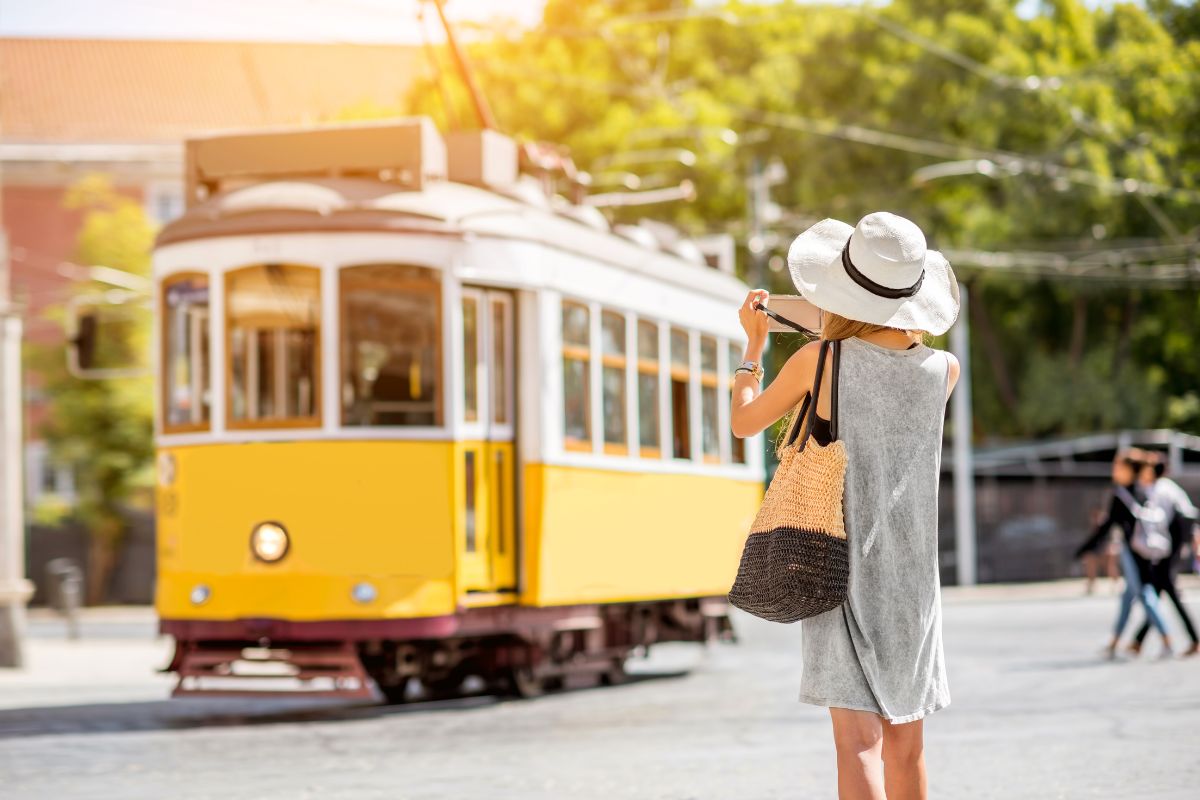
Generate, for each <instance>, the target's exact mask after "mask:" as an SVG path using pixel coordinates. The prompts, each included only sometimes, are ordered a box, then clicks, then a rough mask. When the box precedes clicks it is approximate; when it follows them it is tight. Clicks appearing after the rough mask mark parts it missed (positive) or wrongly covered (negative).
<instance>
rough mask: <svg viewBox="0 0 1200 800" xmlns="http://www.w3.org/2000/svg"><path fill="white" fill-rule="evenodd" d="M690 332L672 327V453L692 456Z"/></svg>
mask: <svg viewBox="0 0 1200 800" xmlns="http://www.w3.org/2000/svg"><path fill="white" fill-rule="evenodd" d="M688 349H689V348H688V333H687V331H684V330H680V329H679V328H672V329H671V454H672V455H673V456H674V457H675V458H684V459H690V458H691V457H692V427H691V421H690V420H691V418H690V416H689V415H688V377H689V358H688Z"/></svg>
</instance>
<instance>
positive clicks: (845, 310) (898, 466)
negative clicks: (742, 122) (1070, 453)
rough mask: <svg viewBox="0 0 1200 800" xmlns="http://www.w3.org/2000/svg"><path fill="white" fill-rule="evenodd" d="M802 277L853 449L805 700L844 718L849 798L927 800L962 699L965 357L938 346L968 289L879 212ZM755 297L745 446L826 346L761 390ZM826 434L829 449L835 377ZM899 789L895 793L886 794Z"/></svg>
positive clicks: (825, 244)
mask: <svg viewBox="0 0 1200 800" xmlns="http://www.w3.org/2000/svg"><path fill="white" fill-rule="evenodd" d="M788 266H789V268H790V270H791V274H792V279H793V281H794V282H795V284H796V287H797V288H798V289H799V291H800V293H801V294H802V295H803V296H804V297H805V298H806V299H807V300H808V301H809V302H811V303H812V304H813V305H815V306H816V307H817V308H819V309H820V310H821V312H822V323H821V336H822V338H824V339H839V340H842V341H843V346H842V357H841V370H840V377H839V381H838V395H839V406H838V425H837V433H838V438H839V439H841V440H842V441H843V442H844V443H845V446H846V451H847V467H846V487H845V509H844V510H845V519H846V533H847V543H848V545H849V552H850V581H849V591H848V599H847V600H846V602H845V603H843V604H842V606H841V607H839V608H836V609H833V610H832V611H828V612H825V613H824V614H820V615H818V616H815V617H812V618H809V619H806V620H804V621H803V623H802V629H803V630H802V645H801V646H802V653H803V659H804V669H803V674H802V676H801V681H800V700H801V701H802V702H805V703H811V704H815V705H820V706H826V707H828V708H829V713H830V717H831V718H832V721H833V737H834V743H835V745H836V749H837V764H838V791H839V795H840V796H841V797H842V798H856V799H857V798H872V799H874V798H879V799H880V800H882V798H885V797H886V798H889V799H890V800H897V798H924V797H925V796H926V781H925V761H924V748H923V729H922V726H923V719H924V718H925V716H926V715H928V714H930V713H932V712H934V711H937V710H939V709H941V708H945V707H946V705H948V704H949V702H950V692H949V688H948V684H947V680H946V666H945V660H944V657H943V655H942V619H941V596H940V586H939V581H938V550H937V540H938V530H937V529H938V511H937V507H938V505H937V494H938V478H939V471H940V458H941V452H942V421H943V418H944V415H945V405H946V401H947V399H948V398H949V396H950V392H951V391H952V390H953V389H954V384H955V382H956V381H957V379H958V374H959V366H958V362H957V360H955V358H954V356H952V355H950V354H949V353H946V352H943V351H940V350H934V349H933V348H930V347H928V346H926V345H925V344H924V336H925V334H927V333H931V334H942V333H945V332H946V331H947V330H948V329H949V328H950V326H951V325H952V324H953V323H954V320H955V318H956V317H957V316H958V310H959V302H958V284H957V282H956V281H955V278H954V273H953V271H952V270H951V269H950V265H949V264H948V263H947V262H946V259H945V258H943V257H942V256H941V254H940V253H937V252H936V251H933V250H927V249H926V245H925V236H924V234H922V233H921V230H920V229H919V228H918V227H917V226H916V225H915V224H913V223H912V222H910V221H909V220H907V219H904V218H903V217H898V216H896V215H894V214H889V213H886V212H879V213H875V214H870V215H868V216H866V217H864V218H863V219H862V220H861V221H860V222H859V223H858V225H857V226H855V227H853V228H852V227H851V226H849V225H847V224H845V223H842V222H838V221H837V220H824V221H822V222H819V223H817V224H816V225H814V226H813V227H812V228H810V229H808V230H807V231H805V232H804V233H802V234H801V235H800V236H799V237H797V238H796V241H795V242H794V243H793V244H792V247H791V249H790V251H789V252H788ZM767 302H768V297H767V293H766V292H764V291H762V290H755V291H752V292H750V294H749V295H748V296H747V298H746V302H745V303H744V304H743V305H742V307H741V309H740V311H739V315H740V318H741V321H742V326H743V327H744V328H745V330H746V335H747V339H748V344H747V347H746V355H745V359H746V361H745V363H743V364H742V365H741V366H740V367H738V371H737V373H736V374H735V377H734V391H733V397H732V413H731V417H730V419H731V423H732V427H733V432H734V434H735V435H737V436H743V437H745V436H751V435H754V434H755V433H758V432H759V431H761V430H764V429H765V428H767V427H768V426H770V425H771V424H773V423H774V422H775V421H776V420H779V419H780V418H782V417H783V416H784V415H785V414H787V413H788V412H789V411H791V410H792V409H793V408H795V407H796V406H797V405H798V404H799V403H800V402H801V401H802V400H803V399H804V398H805V396H806V395H807V394H808V392H809V390H810V388H811V387H812V383H813V379H814V377H815V373H816V361H817V351H818V348H819V343H818V342H812V343H810V344H808V345H806V346H804V347H802V348H801V349H800V350H798V351H797V352H796V353H795V354H794V355H793V356H792V357H791V358H790V359H788V361H787V363H786V364H785V365H784V366H783V368H782V369H781V370H780V372H779V374H778V375H777V376H776V377H775V378H774V380H772V381H771V383H770V385H769V386H767V387H766V388H765V389H762V390H761V391H760V386H759V380H760V378H761V374H762V373H761V368H760V367H759V364H758V362H759V361H760V360H761V357H762V351H763V347H764V346H765V344H766V338H767V318H766V316H765V315H764V314H763V313H762V312H761V311H758V310H756V309H755V308H754V306H755V304H757V303H761V304H763V305H766V304H767ZM823 381H824V383H823V385H822V390H821V392H820V395H819V401H818V404H817V416H818V420H817V422H816V424H815V426H814V435H815V437H816V438H817V442H818V444H821V445H825V444H828V435H829V429H828V420H829V414H830V409H829V397H830V387H829V381H830V371H829V370H825V372H824V375H823ZM885 793H886V794H885Z"/></svg>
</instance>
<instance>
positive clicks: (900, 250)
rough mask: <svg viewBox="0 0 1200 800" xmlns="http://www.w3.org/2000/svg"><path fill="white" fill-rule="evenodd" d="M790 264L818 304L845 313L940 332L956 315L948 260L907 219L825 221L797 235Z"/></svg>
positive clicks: (880, 215) (882, 214) (884, 215)
mask: <svg viewBox="0 0 1200 800" xmlns="http://www.w3.org/2000/svg"><path fill="white" fill-rule="evenodd" d="M788 269H789V270H790V271H791V273H792V282H793V283H795V284H796V288H797V289H799V290H800V294H802V295H803V296H804V298H805V299H806V300H808V301H809V302H810V303H812V304H813V305H814V306H816V307H817V308H820V309H824V310H825V311H829V312H832V313H834V314H837V315H839V316H842V317H846V318H847V319H853V320H858V321H859V322H870V323H873V324H875V325H886V326H888V327H889V328H899V329H901V330H920V331H927V332H928V333H932V334H935V335H937V334H942V333H945V332H946V331H948V330H949V329H950V326H951V325H953V324H954V320H955V319H957V318H958V281H957V280H955V278H954V271H953V270H951V269H950V262H948V261H946V259H945V257H944V256H942V254H941V253H939V252H937V251H936V250H929V249H927V248H926V246H925V234H923V233H921V229H920V228H918V227H917V226H916V224H915V223H913V222H911V221H910V220H907V219H905V218H904V217H900V216H897V215H895V214H890V213H888V212H886V211H877V212H875V213H874V214H868V215H867V216H865V217H863V218H862V219H861V220H859V223H858V225H856V226H855V227H853V228H852V227H850V226H849V225H847V224H846V223H844V222H841V221H839V220H836V219H823V220H821V221H820V222H818V223H817V224H816V225H813V226H812V227H811V228H809V229H808V230H806V231H805V232H804V233H802V234H800V235H799V236H797V237H796V240H795V241H793V242H792V246H791V247H790V248H789V249H788Z"/></svg>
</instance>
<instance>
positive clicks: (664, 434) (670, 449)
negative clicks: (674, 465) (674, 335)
mask: <svg viewBox="0 0 1200 800" xmlns="http://www.w3.org/2000/svg"><path fill="white" fill-rule="evenodd" d="M674 426H675V420H673V419H672V415H671V326H670V325H668V324H667V323H665V322H660V323H658V443H659V449H660V452H661V453H662V457H663V458H666V459H669V458H674V457H675V452H674V451H675V438H674V437H675V431H674Z"/></svg>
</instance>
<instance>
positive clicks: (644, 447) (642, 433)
mask: <svg viewBox="0 0 1200 800" xmlns="http://www.w3.org/2000/svg"><path fill="white" fill-rule="evenodd" d="M637 330H638V334H637V336H638V343H637V344H638V352H637V355H638V361H637V373H638V375H637V389H638V442H639V444H640V445H641V453H642V455H643V456H649V457H652V458H657V457H658V456H659V455H660V454H661V452H662V441H661V437H660V435H659V430H658V369H659V367H658V325H656V324H655V323H653V322H647V321H646V320H639V321H638V326H637Z"/></svg>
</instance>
